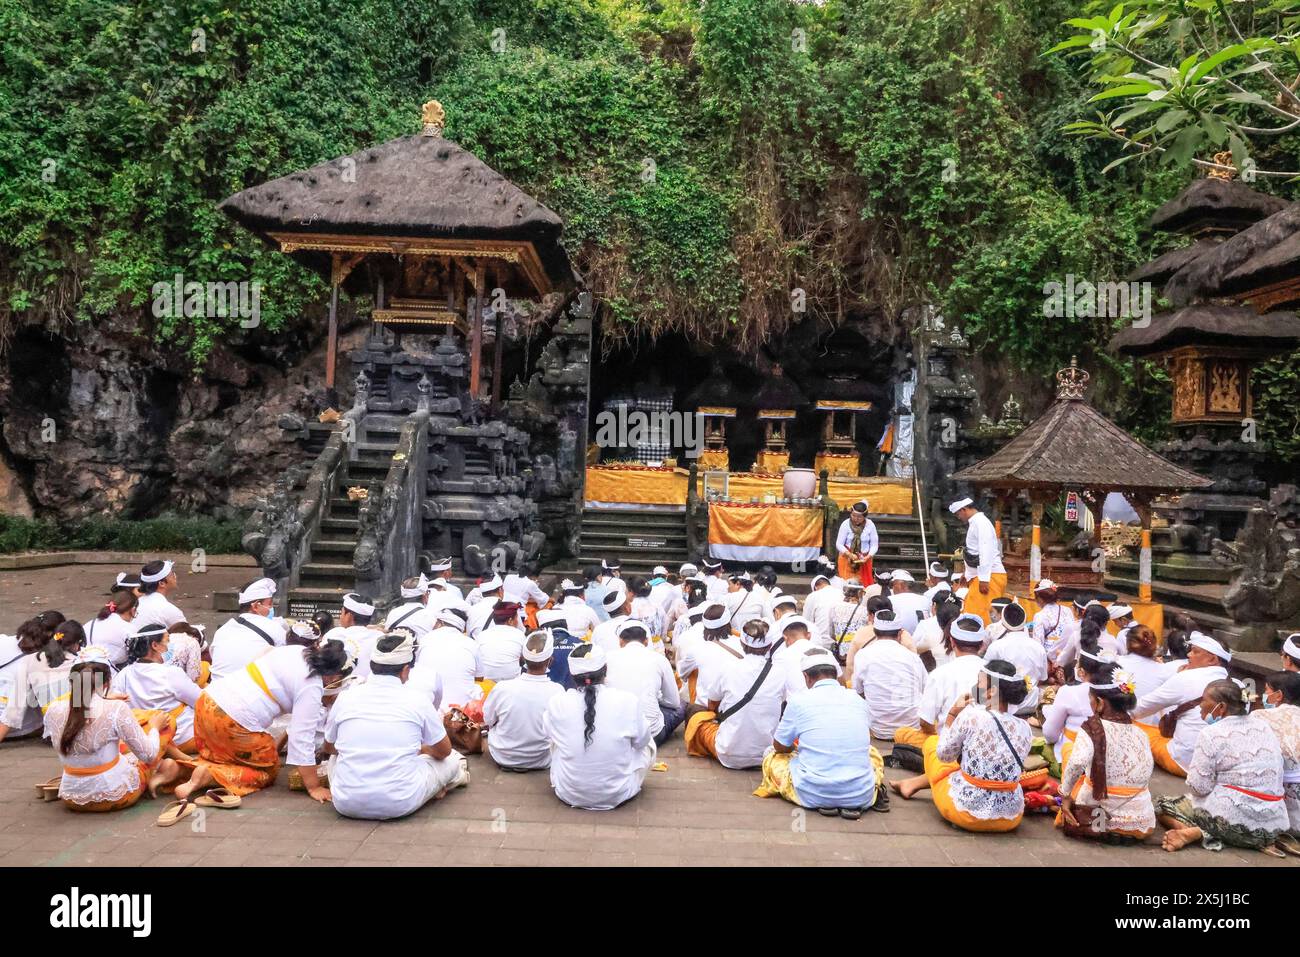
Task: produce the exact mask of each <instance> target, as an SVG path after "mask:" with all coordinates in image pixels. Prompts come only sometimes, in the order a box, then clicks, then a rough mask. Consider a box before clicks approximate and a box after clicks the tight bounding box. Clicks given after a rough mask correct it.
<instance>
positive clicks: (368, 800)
mask: <svg viewBox="0 0 1300 957" xmlns="http://www.w3.org/2000/svg"><path fill="white" fill-rule="evenodd" d="M414 661H415V638H414V636H413V635H411V634H408V633H405V632H399V633H397V634H395V635H384V636H383V637H381V638H380V639H379V641H378V642H377V643H376V645H375V648H374V651H373V652H372V654H371V657H370V677H369V678H368V679H367V680H366V681H364V682H361V683H359V684H355V685H352V686H351V687H349V688H348V689H347V690H346V691H344V692H343V693H342V694H340V695H339V697H338V700H337V701H335V702H334V706H333V707H332V708H330V710H329V717H328V718H327V719H326V722H325V750H326V751H327V752H329V753H334V754H336V755H337V756H336V757H335V758H334V759H333V761H332V767H331V769H330V772H329V781H330V795H331V799H332V801H333V803H334V809H335V810H336V811H338V812H339V813H340V814H342V815H344V816H345V817H355V818H364V819H367V820H387V819H391V818H397V817H405V816H406V815H408V814H411V813H413V812H414V811H416V810H418V809H419V808H421V807H423V806H424V805H425V804H426V803H428V802H429V801H430V800H433V799H437V798H440V797H442V796H444V795H445V794H446V793H447V792H448V791H449V790H451V789H452V788H456V787H464V786H465V785H467V784H469V765H468V763H467V762H466V760H465V758H464V756H463V755H461V754H458V753H456V752H455V751H453V750H452V748H451V741H450V740H448V738H447V733H446V731H445V730H444V729H443V724H442V719H441V718H440V717H439V715H438V712H437V710H435V709H434V707H433V705H432V703H430V701H429V700H428V698H427V697H425V696H424V695H422V694H420V693H419V692H417V691H415V690H413V689H410V688H408V687H406V682H407V679H409V678H410V676H411V665H412V663H413V662H414Z"/></svg>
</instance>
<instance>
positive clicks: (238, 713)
mask: <svg viewBox="0 0 1300 957" xmlns="http://www.w3.org/2000/svg"><path fill="white" fill-rule="evenodd" d="M304 650H305V649H303V648H301V647H299V646H297V645H285V646H284V647H281V648H272V649H271V650H270V651H268V652H267V653H266V654H264V655H262V656H261V657H260V658H258V659H257V661H256V662H254V663H253V666H254V667H255V668H257V671H258V674H260V675H261V676H262V680H263V681H264V682H266V687H267V689H268V690H269V691H270V694H269V695H268V694H267V692H266V691H263V690H262V687H261V686H260V685H259V684H258V683H257V682H256V681H254V680H253V676H252V675H251V674H249V672H248V670H247V668H245V669H244V670H242V671H237V672H235V673H234V674H231V675H227V676H226V677H224V678H215V679H214V680H213V681H212V683H211V684H210V685H208V687H207V689H206V690H205V692H204V693H205V694H207V695H208V697H210V698H211V699H212V700H213V701H214V702H216V704H217V705H218V706H219V707H220V708H221V710H222V711H224V712H226V714H228V715H229V716H230V717H231V718H232V719H234V721H235V722H236V723H238V724H241V725H243V726H244V727H245V728H247V729H248V730H249V731H266V730H267V729H268V728H270V727H271V722H272V721H274V720H275V719H276V718H278V717H279V716H280V715H282V714H288V715H291V718H290V721H289V753H288V755H287V757H286V759H285V760H286V762H287V763H289V764H294V765H298V766H299V767H306V766H315V764H316V730H317V728H318V727H319V726H320V721H321V696H322V693H323V692H324V684H323V683H322V681H321V679H320V676H319V675H314V676H313V675H310V674H309V671H310V668H309V666H308V665H307V661H306V659H305V658H304V656H303V652H304Z"/></svg>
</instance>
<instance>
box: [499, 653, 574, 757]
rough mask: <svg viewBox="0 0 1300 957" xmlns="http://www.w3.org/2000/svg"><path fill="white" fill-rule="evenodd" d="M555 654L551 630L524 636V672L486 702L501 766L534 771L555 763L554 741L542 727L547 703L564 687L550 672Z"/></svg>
mask: <svg viewBox="0 0 1300 957" xmlns="http://www.w3.org/2000/svg"><path fill="white" fill-rule="evenodd" d="M554 653H555V640H554V638H552V636H551V633H550V632H549V631H535V632H533V633H532V634H531V635H529V636H528V637H527V638H525V639H524V650H523V659H524V673H523V674H521V675H520V676H519V677H518V678H516V679H515V680H514V681H505V682H502V683H501V685H500V686H499V687H495V688H493V689H492V693H491V694H490V695H488V696H487V698H486V699H485V700H484V702H483V726H484V727H485V728H487V730H488V735H487V750H488V754H490V755H491V756H492V760H493V761H495V762H496V763H497V766H498V767H501V768H505V769H507V770H510V771H533V770H536V769H538V768H549V767H550V766H551V742H550V740H549V739H548V738H547V737H546V731H545V729H544V728H543V727H542V716H543V715H545V714H546V706H547V705H548V704H550V701H551V699H552V698H554V697H555V696H556V695H557V694H563V693H564V688H563V687H561V686H560V685H558V684H556V683H555V682H554V681H552V680H551V679H550V676H549V675H548V674H547V672H548V671H549V669H550V667H551V658H552V656H553V655H554Z"/></svg>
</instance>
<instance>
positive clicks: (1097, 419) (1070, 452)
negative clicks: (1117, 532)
mask: <svg viewBox="0 0 1300 957" xmlns="http://www.w3.org/2000/svg"><path fill="white" fill-rule="evenodd" d="M1089 378H1090V376H1089V374H1088V373H1087V372H1085V371H1084V370H1083V369H1080V368H1079V366H1078V362H1077V361H1075V360H1074V359H1071V360H1070V366H1069V368H1067V369H1062V370H1061V371H1059V372H1057V373H1056V382H1057V394H1056V402H1055V403H1053V404H1052V406H1051V407H1050V408H1049V409H1048V410H1047V411H1046V412H1044V413H1043V415H1042V416H1041V417H1040V418H1038V419H1037V420H1036V421H1035V422H1033V423H1032V424H1031V425H1029V426H1028V427H1027V428H1026V429H1025V430H1024V431H1023V432H1021V433H1020V434H1019V435H1017V436H1016V437H1015V438H1014V439H1012V440H1011V441H1010V442H1008V443H1007V444H1006V445H1005V446H1003V447H1002V448H1001V449H999V450H998V451H997V452H995V453H994V454H993V455H991V456H989V457H988V458H987V459H985V460H984V461H982V462H979V463H977V464H976V465H972V466H970V467H969V468H966V469H962V470H961V471H959V472H957V473H956V474H954V475H953V479H954V480H955V481H958V482H968V483H970V484H971V485H972V486H974V487H976V488H979V489H986V490H988V491H989V492H990V493H991V494H992V495H993V498H994V501H995V503H996V507H997V512H998V516H999V517H1000V516H1001V514H1003V513H1004V512H1005V511H1006V510H1007V508H1008V507H1009V506H1010V504H1011V503H1012V502H1014V501H1015V500H1016V499H1017V498H1018V497H1019V496H1021V495H1027V496H1028V497H1029V504H1030V509H1031V513H1032V516H1033V532H1032V536H1031V544H1030V555H1029V588H1030V592H1031V593H1032V591H1033V588H1034V586H1035V585H1036V584H1037V583H1038V581H1039V580H1040V579H1041V578H1042V577H1043V576H1042V574H1041V572H1042V541H1041V527H1042V521H1043V510H1044V507H1045V506H1046V505H1047V504H1048V503H1049V502H1053V501H1058V500H1060V499H1061V498H1062V497H1063V496H1064V495H1065V494H1066V493H1067V492H1075V493H1077V494H1078V495H1079V498H1080V499H1081V500H1082V501H1083V502H1084V503H1085V504H1086V505H1087V507H1088V510H1089V511H1090V512H1092V515H1093V518H1094V525H1093V544H1094V545H1097V544H1099V542H1100V533H1101V518H1102V511H1101V510H1102V505H1103V503H1104V502H1105V500H1106V496H1107V495H1108V494H1109V493H1111V492H1119V493H1120V494H1122V495H1123V496H1124V497H1125V498H1126V499H1127V500H1128V501H1129V503H1130V504H1131V505H1132V506H1133V510H1134V511H1136V512H1137V514H1138V517H1139V518H1140V519H1141V522H1142V542H1141V557H1140V560H1139V570H1138V598H1139V600H1140V601H1143V602H1149V601H1150V600H1151V503H1152V501H1153V500H1154V499H1155V498H1156V497H1157V496H1160V495H1167V494H1171V493H1175V492H1180V491H1183V490H1185V489H1199V488H1204V487H1206V486H1208V485H1209V484H1210V480H1209V479H1206V478H1203V477H1201V476H1200V475H1197V474H1196V473H1194V472H1189V471H1188V470H1187V469H1184V468H1181V467H1179V466H1177V465H1175V464H1174V463H1173V462H1170V461H1169V460H1168V459H1165V458H1163V457H1161V456H1159V455H1157V454H1156V453H1154V452H1152V451H1151V450H1150V449H1148V448H1147V447H1146V446H1144V445H1143V444H1142V443H1141V442H1139V441H1138V440H1137V439H1135V438H1133V437H1132V436H1131V435H1129V434H1128V433H1127V432H1125V431H1124V430H1123V429H1121V428H1120V427H1119V426H1117V425H1115V423H1113V422H1111V421H1110V420H1109V419H1107V418H1106V417H1105V416H1103V415H1102V414H1101V413H1100V412H1098V411H1097V410H1096V409H1094V408H1093V407H1092V405H1091V404H1090V403H1089V402H1088V401H1087V399H1086V398H1085V396H1086V394H1087V389H1088V380H1089ZM1098 584H1100V583H1098Z"/></svg>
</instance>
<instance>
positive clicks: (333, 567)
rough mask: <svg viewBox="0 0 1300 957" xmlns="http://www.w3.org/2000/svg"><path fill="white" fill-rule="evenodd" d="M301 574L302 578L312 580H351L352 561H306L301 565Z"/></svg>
mask: <svg viewBox="0 0 1300 957" xmlns="http://www.w3.org/2000/svg"><path fill="white" fill-rule="evenodd" d="M301 575H302V577H303V578H311V579H314V580H322V579H324V580H332V579H339V580H343V579H346V580H348V581H351V580H352V563H351V562H337V561H335V562H317V561H311V562H306V563H305V564H304V565H303V566H302V570H301Z"/></svg>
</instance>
